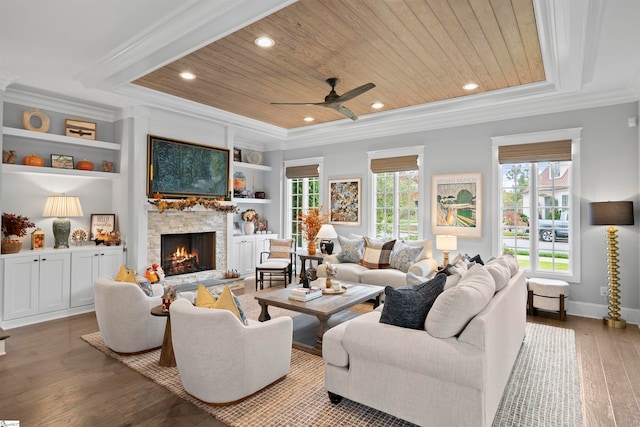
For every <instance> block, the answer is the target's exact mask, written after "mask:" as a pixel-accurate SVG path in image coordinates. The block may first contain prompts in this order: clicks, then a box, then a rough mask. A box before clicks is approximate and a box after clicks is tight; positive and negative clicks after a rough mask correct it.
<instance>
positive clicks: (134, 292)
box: [93, 277, 167, 353]
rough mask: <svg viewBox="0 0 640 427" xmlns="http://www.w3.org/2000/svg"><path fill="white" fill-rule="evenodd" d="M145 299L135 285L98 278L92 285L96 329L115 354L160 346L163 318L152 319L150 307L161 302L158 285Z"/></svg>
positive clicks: (161, 291)
mask: <svg viewBox="0 0 640 427" xmlns="http://www.w3.org/2000/svg"><path fill="white" fill-rule="evenodd" d="M153 292H154V296H152V297H148V296H147V295H146V294H145V293H144V292H143V291H142V289H141V288H140V286H138V285H137V284H135V283H128V282H116V281H114V280H113V279H112V278H111V277H99V278H98V279H97V280H96V281H95V282H94V284H93V297H94V302H95V310H96V318H97V319H98V328H99V329H100V334H101V335H102V339H103V340H104V343H105V344H106V345H107V347H109V348H110V349H111V350H113V351H115V352H118V353H136V352H140V351H146V350H151V349H154V348H157V347H160V346H161V345H162V338H163V335H164V328H165V325H166V323H167V320H166V319H165V318H164V317H158V316H152V315H151V308H152V307H155V306H158V305H160V304H161V302H162V293H163V289H162V286H161V285H158V284H156V285H154V286H153Z"/></svg>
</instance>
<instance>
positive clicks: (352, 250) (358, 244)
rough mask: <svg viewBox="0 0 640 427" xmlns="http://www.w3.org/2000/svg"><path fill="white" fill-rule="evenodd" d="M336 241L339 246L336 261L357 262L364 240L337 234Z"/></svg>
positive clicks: (360, 256)
mask: <svg viewBox="0 0 640 427" xmlns="http://www.w3.org/2000/svg"><path fill="white" fill-rule="evenodd" d="M338 241H339V242H340V248H341V250H340V253H339V254H338V255H337V256H338V261H340V262H351V263H353V264H357V263H359V262H360V260H361V259H362V251H363V248H364V240H363V239H347V238H346V237H342V236H338Z"/></svg>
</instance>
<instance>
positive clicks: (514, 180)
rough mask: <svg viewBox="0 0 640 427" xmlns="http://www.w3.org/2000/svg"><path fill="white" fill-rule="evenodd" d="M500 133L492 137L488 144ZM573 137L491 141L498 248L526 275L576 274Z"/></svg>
mask: <svg viewBox="0 0 640 427" xmlns="http://www.w3.org/2000/svg"><path fill="white" fill-rule="evenodd" d="M575 133H576V132H575V130H574V132H571V133H570V135H574V134H575ZM536 135H537V134H534V135H531V136H530V137H531V138H535V137H536ZM578 136H579V132H578ZM524 137H525V136H524V135H518V136H516V138H518V139H520V140H521V139H522V138H524ZM504 138H509V137H498V138H494V145H495V144H496V142H498V143H500V142H506V141H504ZM496 140H497V141H496ZM578 140H579V138H578V137H574V138H572V139H566V140H553V141H548V142H532V143H518V144H509V145H498V146H497V147H495V148H496V149H497V153H498V156H497V160H498V161H497V163H496V165H497V166H496V169H497V176H498V180H497V183H498V185H497V190H498V191H497V196H498V197H497V200H498V208H499V212H498V215H497V218H498V221H499V224H498V228H497V230H498V232H497V239H496V240H497V244H498V245H499V251H498V252H500V253H511V254H514V255H515V256H516V258H517V259H518V263H519V264H520V266H521V267H522V268H524V269H525V270H528V271H529V272H531V273H532V275H533V274H535V275H536V276H542V277H562V278H564V279H568V278H573V280H575V281H577V280H578V279H579V258H580V257H579V234H580V233H579V232H578V230H580V225H579V221H580V215H579V212H578V211H579V195H578V194H577V191H576V186H575V185H574V183H575V182H578V181H577V171H578V162H577V155H576V154H575V153H576V150H574V149H572V147H573V144H577V142H578Z"/></svg>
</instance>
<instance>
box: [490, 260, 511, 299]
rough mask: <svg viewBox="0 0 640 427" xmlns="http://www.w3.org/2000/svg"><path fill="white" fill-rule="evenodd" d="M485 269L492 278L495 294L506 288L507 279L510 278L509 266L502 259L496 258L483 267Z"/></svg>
mask: <svg viewBox="0 0 640 427" xmlns="http://www.w3.org/2000/svg"><path fill="white" fill-rule="evenodd" d="M485 268H486V269H487V271H488V272H489V274H491V276H492V277H493V280H494V282H496V292H498V291H500V290H501V289H502V288H504V287H505V286H507V283H509V278H510V277H511V272H510V271H509V266H508V265H507V263H506V261H505V260H503V259H502V258H496V259H494V260H493V261H491V262H488V263H487V264H486V265H485Z"/></svg>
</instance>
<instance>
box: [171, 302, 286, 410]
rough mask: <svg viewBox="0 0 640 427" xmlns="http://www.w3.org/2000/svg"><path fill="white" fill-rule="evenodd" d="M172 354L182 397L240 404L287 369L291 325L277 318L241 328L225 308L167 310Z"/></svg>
mask: <svg viewBox="0 0 640 427" xmlns="http://www.w3.org/2000/svg"><path fill="white" fill-rule="evenodd" d="M169 310H170V313H171V336H172V340H173V351H174V354H175V357H176V364H177V365H178V372H179V373H180V379H181V380H182V385H183V386H184V389H185V390H186V391H187V393H189V394H191V395H192V396H194V397H196V398H198V399H200V400H202V401H204V402H207V403H210V404H215V405H225V404H230V403H233V402H236V401H238V400H242V399H244V398H246V397H248V396H250V395H252V394H253V393H255V392H257V391H259V390H261V389H263V388H264V387H266V386H267V385H270V384H271V383H273V382H275V381H277V380H278V379H280V378H282V377H284V376H285V375H287V373H288V372H289V367H290V365H291V340H292V337H293V322H292V320H291V318H290V317H286V316H285V317H278V318H275V319H271V320H269V321H268V322H257V321H253V320H249V325H248V326H245V325H243V324H242V323H241V322H240V321H239V320H238V318H237V317H235V315H234V314H233V313H231V312H230V311H228V310H223V309H215V308H202V307H195V306H193V305H192V304H190V303H189V302H188V301H187V300H186V299H178V300H177V301H175V302H173V303H172V304H171V307H170V309H169Z"/></svg>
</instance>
